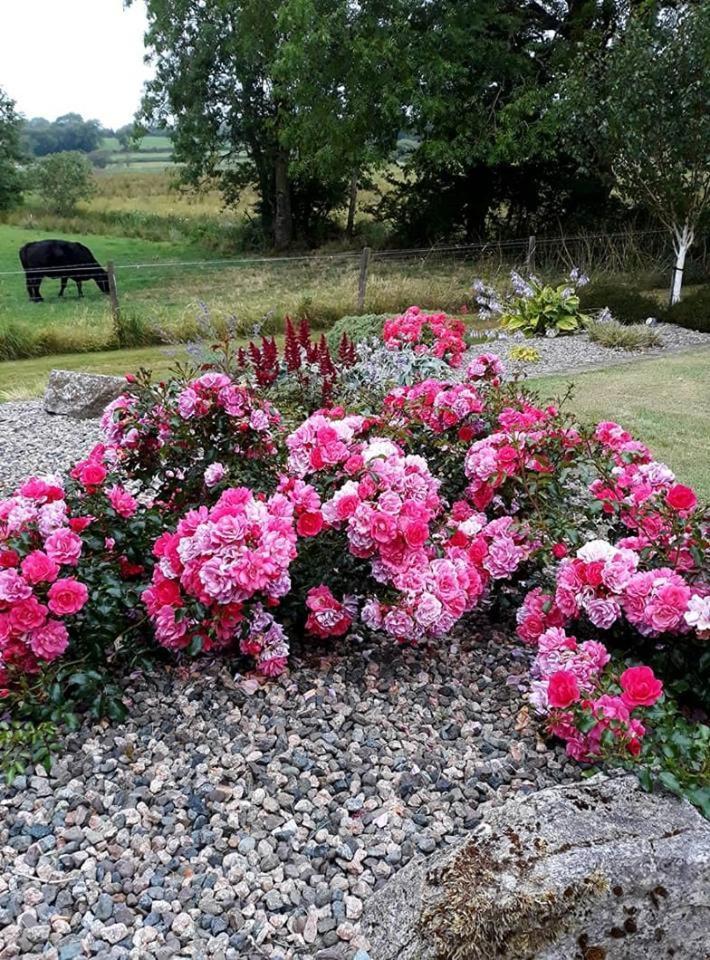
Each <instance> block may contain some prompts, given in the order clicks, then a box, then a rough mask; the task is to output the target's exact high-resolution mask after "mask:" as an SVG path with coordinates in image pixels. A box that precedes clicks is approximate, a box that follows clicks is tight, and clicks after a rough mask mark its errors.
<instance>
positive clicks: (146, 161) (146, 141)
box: [99, 135, 173, 173]
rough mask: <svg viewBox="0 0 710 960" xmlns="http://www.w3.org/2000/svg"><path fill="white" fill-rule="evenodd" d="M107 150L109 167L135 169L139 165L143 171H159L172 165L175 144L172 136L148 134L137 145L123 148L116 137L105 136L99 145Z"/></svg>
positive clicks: (113, 168)
mask: <svg viewBox="0 0 710 960" xmlns="http://www.w3.org/2000/svg"><path fill="white" fill-rule="evenodd" d="M99 149H100V150H102V151H107V152H108V153H109V156H108V157H107V161H108V164H109V166H108V169H110V170H133V169H135V168H136V167H138V168H139V169H140V170H143V171H150V172H155V173H159V172H162V171H163V170H165V169H166V167H170V166H171V165H172V162H173V160H172V153H173V145H172V142H171V140H170V137H166V136H153V135H150V136H147V137H144V138H143V140H141V141H140V142H139V143H138V144H137V146H136V147H132V148H131V149H130V150H123V149H122V148H121V145H120V143H119V142H118V139H117V138H116V137H104V139H103V140H102V141H101V146H100V147H99Z"/></svg>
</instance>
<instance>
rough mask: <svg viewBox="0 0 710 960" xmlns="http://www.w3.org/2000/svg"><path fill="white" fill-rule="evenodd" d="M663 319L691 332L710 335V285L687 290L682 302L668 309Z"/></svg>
mask: <svg viewBox="0 0 710 960" xmlns="http://www.w3.org/2000/svg"><path fill="white" fill-rule="evenodd" d="M663 319H664V320H667V321H668V323H677V324H678V326H680V327H687V328H688V329H689V330H700V331H701V332H702V333H710V284H706V285H704V286H702V287H697V288H692V287H691V288H687V289H686V290H685V292H684V293H683V299H682V300H679V301H678V303H674V304H673V306H672V307H666V309H665V311H664V312H663Z"/></svg>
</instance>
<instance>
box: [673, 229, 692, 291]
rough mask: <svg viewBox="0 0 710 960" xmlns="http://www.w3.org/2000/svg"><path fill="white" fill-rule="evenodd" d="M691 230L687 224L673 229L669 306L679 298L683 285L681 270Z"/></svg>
mask: <svg viewBox="0 0 710 960" xmlns="http://www.w3.org/2000/svg"><path fill="white" fill-rule="evenodd" d="M693 239H694V237H693V231H692V229H691V228H690V227H689V226H688V224H687V223H686V224H684V225H683V229H682V230H676V231H675V241H674V243H673V247H674V249H675V266H674V267H673V280H672V282H671V297H670V302H671V306H673V304H674V303H678V301H679V300H680V291H681V287H682V286H683V271H684V270H685V257H686V254H687V253H688V249H689V248H690V246H691V244H692V242H693Z"/></svg>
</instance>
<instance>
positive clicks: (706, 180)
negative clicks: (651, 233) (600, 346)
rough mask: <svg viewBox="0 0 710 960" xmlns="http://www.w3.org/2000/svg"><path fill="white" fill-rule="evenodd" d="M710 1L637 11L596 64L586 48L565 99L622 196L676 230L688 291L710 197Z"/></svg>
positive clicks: (580, 136) (586, 149)
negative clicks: (689, 257) (689, 256)
mask: <svg viewBox="0 0 710 960" xmlns="http://www.w3.org/2000/svg"><path fill="white" fill-rule="evenodd" d="M709 59H710V3H709V2H708V0H700V2H699V3H694V4H677V5H673V8H672V9H668V8H666V9H663V10H658V9H657V6H656V4H650V5H649V9H648V10H647V11H645V14H644V15H637V16H632V17H630V18H629V21H628V25H627V26H626V28H625V30H624V32H623V35H622V36H621V37H620V38H619V40H618V42H617V43H614V44H612V45H610V46H609V51H608V53H607V54H606V56H604V57H600V58H598V59H597V60H596V61H594V62H593V63H592V66H591V69H590V62H589V59H588V58H587V57H586V56H584V55H580V57H579V60H578V62H577V65H576V69H575V70H574V71H573V72H572V75H571V77H570V78H569V80H568V81H567V83H566V84H565V87H564V90H563V94H562V96H561V97H560V98H559V109H560V110H561V111H562V112H563V113H564V112H565V111H566V114H567V118H568V124H569V137H570V142H573V143H574V142H576V143H577V144H578V146H579V149H580V151H581V153H586V155H587V157H588V158H593V160H592V161H591V162H593V163H597V164H599V165H600V166H601V167H602V168H606V169H608V170H609V171H610V172H611V174H612V175H613V179H614V184H615V188H616V190H617V191H618V193H619V195H620V196H621V197H622V198H623V199H624V200H626V201H627V202H628V203H630V204H637V205H640V206H642V207H645V208H646V209H647V210H648V212H649V213H650V214H651V215H652V216H653V217H655V218H657V219H658V220H660V221H661V223H663V224H664V225H665V226H666V227H667V229H668V230H669V232H670V233H671V234H672V237H673V243H674V247H675V251H676V257H677V260H676V268H677V274H676V277H675V280H676V281H677V283H676V284H675V288H674V294H673V295H674V298H675V297H677V295H678V293H679V292H680V281H681V279H682V273H683V266H684V260H685V255H686V251H687V249H688V247H689V246H691V245H692V243H693V241H694V238H695V234H696V232H697V230H698V229H699V227H700V225H701V222H702V218H703V215H704V213H705V211H706V209H707V207H708V204H709V203H710V166H709V165H708V162H707V158H708V144H709V143H710V111H708V109H707V104H708V102H710V75H709V74H708V70H707V64H708V60H709Z"/></svg>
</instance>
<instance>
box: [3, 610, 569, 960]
mask: <svg viewBox="0 0 710 960" xmlns="http://www.w3.org/2000/svg"><path fill="white" fill-rule="evenodd" d="M338 651H339V655H338V656H335V655H329V656H328V655H326V654H327V649H326V648H325V647H324V648H320V652H319V651H318V650H314V651H312V652H311V653H310V654H308V655H306V656H304V655H300V656H295V657H294V658H293V659H292V664H291V672H290V673H289V674H288V675H286V676H284V677H281V678H279V679H278V680H276V681H271V682H269V683H265V684H264V685H263V686H257V683H256V682H255V681H253V680H250V679H243V678H237V679H236V680H234V679H233V678H232V677H231V676H230V674H229V673H228V672H227V671H226V669H225V668H224V667H223V666H221V665H219V664H212V665H211V666H210V665H206V664H205V663H204V662H203V663H202V664H201V665H200V666H199V667H198V666H196V667H194V668H193V669H194V673H190V672H189V671H188V670H187V669H186V668H185V669H183V670H174V671H172V672H168V671H162V672H161V673H159V674H156V675H155V676H154V677H153V678H142V679H138V680H134V681H133V682H132V685H131V686H130V692H129V697H130V721H128V722H127V723H125V724H118V725H114V726H111V727H109V726H106V725H95V726H86V727H85V728H84V729H82V730H81V731H79V732H78V733H77V734H75V735H73V736H72V737H71V738H70V740H69V742H68V744H67V750H66V753H65V754H64V756H63V757H62V759H61V760H60V761H59V762H57V763H56V764H55V766H54V767H53V769H52V771H51V773H50V775H49V776H48V777H47V776H45V775H44V774H43V773H40V771H37V773H36V774H33V775H30V776H28V777H26V778H20V779H19V780H17V781H15V784H14V785H13V787H9V788H7V787H5V788H2V789H1V790H0V810H1V811H2V815H1V817H0V957H2V958H3V960H5V958H10V957H29V956H35V955H41V956H44V957H52V958H58V960H70V958H72V957H84V956H93V957H101V958H102V960H113V958H116V960H118V958H136V960H138V958H140V960H144V958H145V960H151V958H155V960H168V958H170V957H178V956H179V957H215V958H216V957H222V958H225V960H227V958H235V960H236V958H245V957H246V958H250V960H251V958H255V960H256V958H263V957H270V958H272V960H276V958H306V957H318V958H319V960H326V958H332V960H335V958H353V957H357V958H358V960H366V958H367V956H368V955H367V953H366V950H367V944H366V942H364V941H363V940H362V938H361V935H360V934H359V919H360V916H361V913H362V910H363V904H364V902H365V901H366V899H367V897H368V896H369V895H370V893H371V892H372V891H373V890H374V889H376V888H378V887H379V886H381V885H382V884H383V883H385V882H386V880H387V878H388V877H390V876H391V875H392V874H393V873H394V872H395V871H396V870H398V869H399V868H400V867H402V866H403V865H404V864H405V863H407V862H408V861H409V860H410V859H411V858H412V857H421V856H426V855H428V854H430V853H432V852H433V851H434V850H435V849H436V848H438V847H442V846H446V845H447V844H450V843H452V842H454V841H455V839H456V838H457V837H458V836H460V835H461V834H462V833H463V832H465V831H466V830H468V829H470V828H471V827H472V826H474V825H475V823H476V822H477V821H478V820H479V818H480V816H481V812H482V806H483V805H484V804H489V803H499V802H501V801H502V800H504V799H505V798H506V797H509V796H511V795H512V794H524V793H527V792H530V791H533V790H535V789H538V788H540V787H543V786H546V785H549V784H551V783H554V782H561V781H565V780H572V779H576V778H577V776H578V775H579V767H577V766H576V765H573V764H571V763H570V762H568V761H567V760H566V759H565V757H564V755H563V754H561V753H560V752H557V751H553V750H550V749H548V748H545V747H543V746H542V744H541V743H539V742H538V741H537V739H536V736H535V733H534V725H530V724H528V723H527V717H526V712H525V711H524V710H523V712H522V713H521V707H522V700H521V696H520V693H519V690H518V688H517V687H518V685H517V680H516V679H515V676H514V675H523V674H524V673H525V653H524V652H523V651H522V650H521V649H520V647H519V646H518V645H516V644H514V643H512V642H510V641H508V640H506V638H505V637H503V636H501V635H498V634H496V633H495V632H494V631H492V630H490V629H486V628H485V627H482V628H481V631H480V635H475V634H469V635H467V636H465V637H464V638H463V639H461V640H456V641H453V642H451V643H450V645H448V646H447V645H443V646H442V647H440V648H438V649H437V650H436V651H435V652H429V651H427V650H424V649H415V650H408V649H403V648H393V647H392V646H391V645H390V644H389V643H387V644H384V645H377V644H376V643H374V642H369V643H367V644H364V645H358V644H357V642H353V643H351V644H349V645H348V644H340V645H339V647H338ZM220 671H221V672H220ZM358 951H359V952H358ZM372 960H376V958H372Z"/></svg>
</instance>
